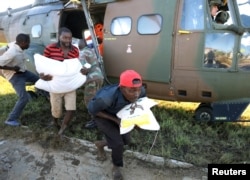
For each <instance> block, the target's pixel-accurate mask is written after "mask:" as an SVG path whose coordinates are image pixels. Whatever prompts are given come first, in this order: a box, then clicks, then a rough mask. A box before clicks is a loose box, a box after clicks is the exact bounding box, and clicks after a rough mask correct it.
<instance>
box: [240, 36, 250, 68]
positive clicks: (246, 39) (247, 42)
mask: <svg viewBox="0 0 250 180" xmlns="http://www.w3.org/2000/svg"><path fill="white" fill-rule="evenodd" d="M238 66H239V69H241V70H244V71H250V33H244V34H243V36H242V38H241V47H240V60H239V65H238Z"/></svg>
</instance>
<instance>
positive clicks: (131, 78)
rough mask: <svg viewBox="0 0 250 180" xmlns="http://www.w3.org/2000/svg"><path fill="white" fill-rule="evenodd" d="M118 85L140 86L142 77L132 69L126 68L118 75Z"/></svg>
mask: <svg viewBox="0 0 250 180" xmlns="http://www.w3.org/2000/svg"><path fill="white" fill-rule="evenodd" d="M119 86H125V87H141V86H142V79H141V76H140V74H138V73H137V72H136V71H134V70H126V71H124V72H122V73H121V75H120V84H119Z"/></svg>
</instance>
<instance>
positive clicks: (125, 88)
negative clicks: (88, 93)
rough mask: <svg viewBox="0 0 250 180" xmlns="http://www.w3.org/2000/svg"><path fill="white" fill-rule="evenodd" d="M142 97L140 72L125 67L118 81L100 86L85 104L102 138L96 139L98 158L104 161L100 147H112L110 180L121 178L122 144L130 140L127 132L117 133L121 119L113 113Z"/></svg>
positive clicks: (143, 90) (143, 93) (144, 92)
mask: <svg viewBox="0 0 250 180" xmlns="http://www.w3.org/2000/svg"><path fill="white" fill-rule="evenodd" d="M145 96H146V90H145V88H144V86H142V78H141V75H140V74H138V73H137V72H136V71H134V70H126V71H124V72H122V73H121V75H120V82H119V84H113V85H108V86H104V87H103V88H101V89H100V90H99V91H98V92H97V93H96V95H95V96H94V97H93V98H92V100H91V101H90V102H89V104H88V111H89V113H90V114H91V115H93V117H94V120H95V122H96V124H97V127H98V129H99V130H100V131H101V132H102V133H103V134H104V135H105V139H106V141H102V140H101V141H96V142H95V145H96V146H97V149H98V159H99V160H105V159H106V155H105V151H104V149H103V148H104V146H106V145H107V146H108V147H109V148H110V149H112V152H111V157H112V163H113V169H112V171H113V172H112V173H113V179H115V180H118V179H119V180H120V179H122V178H123V177H122V173H121V171H120V169H121V167H122V166H123V147H124V145H126V144H129V142H130V135H129V133H126V134H120V123H121V119H120V118H119V117H117V116H116V114H117V112H119V111H120V110H121V109H122V108H123V107H124V106H126V105H129V104H131V103H134V102H136V101H137V100H138V99H139V98H142V97H145Z"/></svg>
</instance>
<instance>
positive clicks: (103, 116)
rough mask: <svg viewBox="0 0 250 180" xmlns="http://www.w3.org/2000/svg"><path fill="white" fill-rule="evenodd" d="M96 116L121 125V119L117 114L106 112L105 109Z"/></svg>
mask: <svg viewBox="0 0 250 180" xmlns="http://www.w3.org/2000/svg"><path fill="white" fill-rule="evenodd" d="M96 116H97V117H101V118H104V119H108V120H110V121H113V122H115V123H116V124H118V125H119V126H120V123H121V119H119V118H117V117H116V116H112V115H110V114H108V113H105V112H103V111H101V112H99V113H97V114H96Z"/></svg>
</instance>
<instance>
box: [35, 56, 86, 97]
mask: <svg viewBox="0 0 250 180" xmlns="http://www.w3.org/2000/svg"><path fill="white" fill-rule="evenodd" d="M34 59H35V66H36V70H37V72H38V73H44V74H45V75H46V74H50V75H52V76H53V79H52V80H51V81H44V80H42V79H39V80H38V81H37V82H36V83H35V87H37V88H39V89H43V90H45V91H48V92H52V93H65V92H70V91H73V90H76V89H77V88H79V87H80V86H82V85H83V84H84V83H85V81H86V75H83V74H82V73H81V72H80V70H81V68H82V64H81V63H80V61H79V60H78V59H77V58H74V59H65V60H64V61H57V60H53V59H50V58H47V57H45V56H42V55H40V54H35V55H34Z"/></svg>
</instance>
